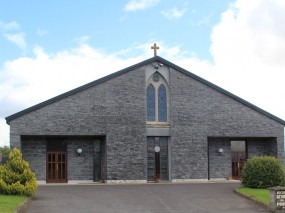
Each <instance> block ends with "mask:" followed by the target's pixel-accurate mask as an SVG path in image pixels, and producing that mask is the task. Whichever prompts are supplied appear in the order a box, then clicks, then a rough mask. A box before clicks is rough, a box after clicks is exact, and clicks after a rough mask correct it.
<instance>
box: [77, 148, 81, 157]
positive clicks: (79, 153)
mask: <svg viewBox="0 0 285 213" xmlns="http://www.w3.org/2000/svg"><path fill="white" fill-rule="evenodd" d="M81 153H82V149H81V148H80V147H79V148H77V154H78V156H80V155H81Z"/></svg>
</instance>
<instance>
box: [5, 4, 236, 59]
mask: <svg viewBox="0 0 285 213" xmlns="http://www.w3.org/2000/svg"><path fill="white" fill-rule="evenodd" d="M133 2H134V1H133ZM138 2H139V1H138ZM141 2H143V1H141ZM145 2H149V3H148V4H149V6H147V5H146V6H145V8H141V9H140V8H137V9H136V8H131V7H130V5H131V2H130V1H94V0H92V1H91V0H86V1H67V0H62V1H30V0H28V1H13V0H12V1H6V2H5V3H2V5H1V8H0V14H1V22H2V23H3V22H4V23H11V22H14V23H15V26H14V28H13V27H11V28H10V29H6V30H4V29H2V33H4V36H3V35H2V37H1V42H0V45H1V49H5V54H1V61H2V62H3V61H5V60H7V59H13V58H15V57H19V56H23V55H24V56H31V55H32V53H33V52H32V49H33V47H35V46H36V45H39V46H41V47H43V48H44V49H45V50H46V51H48V52H56V51H60V50H65V49H70V48H73V47H74V46H75V45H77V44H78V42H80V39H84V38H85V41H87V40H88V43H89V44H90V45H92V46H95V47H96V48H99V49H101V50H102V51H105V52H117V51H120V50H121V49H125V48H129V47H131V46H133V45H135V44H138V43H141V42H147V41H149V42H151V41H155V40H156V39H158V38H159V39H160V40H163V41H164V42H166V43H167V44H168V45H170V46H171V45H181V46H183V49H184V50H185V51H187V52H189V54H190V53H195V54H196V55H197V56H199V57H201V58H206V59H208V60H211V56H210V53H209V46H210V34H211V30H212V26H213V25H214V24H217V23H218V22H219V19H220V14H221V12H222V11H224V10H225V9H226V8H227V7H228V6H229V4H230V2H231V1H229V0H221V1H219V3H217V1H214V0H207V1H201V2H200V3H197V1H194V0H193V1H185V0H177V1H167V0H164V1H145ZM146 4H147V3H146ZM128 5H129V7H128ZM134 7H135V6H134ZM182 29H183V30H182ZM17 33H18V34H22V36H23V37H24V39H25V44H23V47H22V48H19V45H18V46H17V45H15V43H13V42H7V38H6V39H5V34H6V35H8V34H17ZM130 54H131V55H130ZM130 54H128V55H127V56H126V57H130V56H132V55H139V54H140V52H138V51H137V52H136V51H134V52H131V53H130Z"/></svg>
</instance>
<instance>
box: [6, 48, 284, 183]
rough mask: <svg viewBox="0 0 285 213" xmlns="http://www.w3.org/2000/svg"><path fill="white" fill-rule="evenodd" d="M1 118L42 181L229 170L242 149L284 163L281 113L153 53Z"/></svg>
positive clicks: (233, 172)
mask: <svg viewBox="0 0 285 213" xmlns="http://www.w3.org/2000/svg"><path fill="white" fill-rule="evenodd" d="M154 47H156V46H154ZM6 121H7V124H9V125H10V143H11V147H18V148H20V149H21V151H22V154H23V158H24V159H25V160H26V161H28V162H29V164H30V167H31V169H32V170H33V171H34V172H35V173H36V175H37V179H38V181H39V182H42V183H60V182H65V183H79V182H80V183H88V182H106V183H146V182H152V181H169V182H185V181H203V180H212V179H227V178H239V176H240V171H241V169H242V165H243V163H244V161H245V160H246V159H247V158H250V157H252V156H257V155H271V156H276V157H278V158H279V159H281V160H282V161H283V162H284V126H285V121H284V120H282V119H280V118H278V117H276V116H274V115H272V114H270V113H268V112H266V111H264V110H262V109H261V108H259V107H257V106H255V105H253V104H251V103H249V102H247V101H245V100H243V99H242V98H240V97H237V96H236V95H234V94H232V93H230V92H228V91H226V90H224V89H222V88H221V87H218V86H217V85H214V84H213V83H211V82H209V81H206V80H204V79H203V78H201V77H199V76H197V75H194V74H193V73H191V72H188V71H187V70H185V69H183V68H181V67H179V66H177V65H175V64H173V63H171V62H170V61H167V60H165V59H164V58H162V57H159V56H156V55H155V56H154V57H152V58H150V59H147V60H145V61H142V62H140V63H138V64H135V65H132V66H130V67H127V68H125V69H123V70H120V71H118V72H115V73H113V74H111V75H108V76H106V77H103V78H101V79H98V80H95V81H93V82H90V83H88V84H86V85H83V86H81V87H78V88H76V89H73V90H71V91H68V92H66V93H64V94H61V95H59V96H56V97H54V98H51V99H49V100H47V101H44V102H42V103H39V104H37V105H35V106H32V107H30V108H27V109H25V110H23V111H20V112H18V113H16V114H13V115H11V116H8V117H7V118H6Z"/></svg>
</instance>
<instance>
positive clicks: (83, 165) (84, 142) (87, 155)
mask: <svg viewBox="0 0 285 213" xmlns="http://www.w3.org/2000/svg"><path fill="white" fill-rule="evenodd" d="M93 141H94V139H92V138H77V137H76V138H69V139H68V142H67V178H68V180H93V153H94V152H93ZM79 147H80V148H82V154H81V155H80V156H78V154H77V148H79Z"/></svg>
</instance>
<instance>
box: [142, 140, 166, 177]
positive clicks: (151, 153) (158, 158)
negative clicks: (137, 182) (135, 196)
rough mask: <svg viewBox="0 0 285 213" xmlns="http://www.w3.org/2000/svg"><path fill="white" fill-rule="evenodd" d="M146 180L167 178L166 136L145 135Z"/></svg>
mask: <svg viewBox="0 0 285 213" xmlns="http://www.w3.org/2000/svg"><path fill="white" fill-rule="evenodd" d="M156 148H159V151H158V150H157V151H155V149H156ZM147 180H148V181H159V180H168V138H167V137H147Z"/></svg>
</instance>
